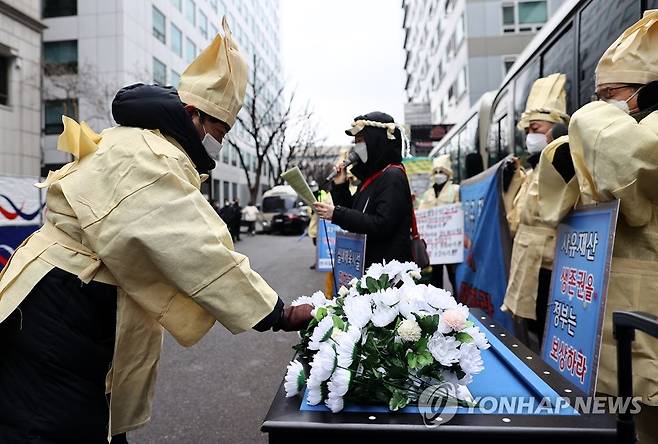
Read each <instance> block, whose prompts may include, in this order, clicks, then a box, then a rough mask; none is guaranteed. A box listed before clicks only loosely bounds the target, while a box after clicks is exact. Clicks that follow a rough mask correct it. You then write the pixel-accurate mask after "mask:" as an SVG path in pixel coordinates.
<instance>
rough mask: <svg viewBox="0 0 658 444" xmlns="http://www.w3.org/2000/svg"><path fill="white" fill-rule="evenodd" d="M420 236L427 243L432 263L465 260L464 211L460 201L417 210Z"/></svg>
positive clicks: (455, 262)
mask: <svg viewBox="0 0 658 444" xmlns="http://www.w3.org/2000/svg"><path fill="white" fill-rule="evenodd" d="M416 223H417V224H418V232H419V233H420V237H421V238H422V239H423V240H425V242H426V243H427V253H428V254H429V256H430V264H432V265H438V264H458V263H461V262H462V261H463V260H464V212H463V211H462V206H461V204H460V203H456V204H449V205H440V206H438V207H434V208H430V209H427V210H416Z"/></svg>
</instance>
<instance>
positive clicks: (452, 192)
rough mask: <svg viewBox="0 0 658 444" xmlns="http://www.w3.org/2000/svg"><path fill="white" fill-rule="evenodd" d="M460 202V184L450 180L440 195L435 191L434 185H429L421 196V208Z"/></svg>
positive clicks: (419, 207)
mask: <svg viewBox="0 0 658 444" xmlns="http://www.w3.org/2000/svg"><path fill="white" fill-rule="evenodd" d="M457 202H459V185H457V184H454V183H452V180H448V181H447V182H446V183H445V185H444V186H443V188H441V191H439V195H438V196H437V195H436V193H435V192H434V187H429V188H428V189H427V190H426V191H425V192H424V193H423V197H422V198H421V201H420V205H419V206H418V209H419V210H428V209H430V208H434V207H438V206H439V205H448V204H453V203H457Z"/></svg>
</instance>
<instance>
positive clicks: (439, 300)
mask: <svg viewBox="0 0 658 444" xmlns="http://www.w3.org/2000/svg"><path fill="white" fill-rule="evenodd" d="M425 301H426V302H427V303H428V304H429V305H430V306H431V307H434V308H436V309H438V310H449V309H451V308H456V307H457V301H456V300H455V298H453V297H452V295H451V294H450V292H449V291H447V290H444V289H443V288H436V287H434V286H432V285H428V286H427V289H426V290H425Z"/></svg>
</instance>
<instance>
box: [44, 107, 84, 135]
mask: <svg viewBox="0 0 658 444" xmlns="http://www.w3.org/2000/svg"><path fill="white" fill-rule="evenodd" d="M62 116H69V117H70V118H72V119H76V120H77V119H78V99H61V100H46V101H45V102H44V123H45V125H44V129H43V132H44V134H61V132H62V131H64V124H63V123H62Z"/></svg>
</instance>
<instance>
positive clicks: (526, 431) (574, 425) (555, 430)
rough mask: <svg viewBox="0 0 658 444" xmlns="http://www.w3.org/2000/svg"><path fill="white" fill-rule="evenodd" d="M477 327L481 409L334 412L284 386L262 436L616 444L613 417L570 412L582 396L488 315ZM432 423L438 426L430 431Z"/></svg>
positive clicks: (475, 314) (480, 316) (476, 318)
mask: <svg viewBox="0 0 658 444" xmlns="http://www.w3.org/2000/svg"><path fill="white" fill-rule="evenodd" d="M471 320H473V322H474V323H475V324H476V325H478V326H479V327H480V329H481V330H482V331H483V333H485V335H486V336H487V339H488V340H489V342H490V344H491V347H490V348H489V349H487V350H483V351H482V359H483V361H484V366H485V369H484V371H483V372H482V373H480V374H479V375H476V376H475V377H474V380H473V382H472V383H471V384H470V385H469V386H468V388H469V390H470V392H471V394H472V395H473V396H474V397H475V398H480V399H481V403H480V406H479V407H478V408H474V409H468V408H465V407H456V408H451V407H448V408H446V409H445V410H443V411H438V412H437V411H436V410H435V411H431V409H430V410H428V408H424V407H420V408H419V407H418V406H408V407H406V408H404V409H402V410H400V411H398V412H390V411H389V410H388V408H387V406H377V405H374V406H373V405H368V406H358V405H350V404H347V403H346V405H345V408H344V409H343V411H341V412H339V413H331V412H330V411H329V410H328V409H327V408H326V407H325V406H324V405H318V406H311V405H308V404H307V403H306V401H305V399H304V397H302V396H296V397H292V398H286V397H285V390H284V387H283V383H282V384H281V386H280V387H279V390H278V392H277V394H276V396H275V398H274V401H273V402H272V405H271V407H270V410H269V412H268V414H267V416H266V417H265V421H264V422H263V425H262V427H261V430H262V431H263V432H265V433H267V434H268V435H269V442H270V443H287V444H290V443H297V442H305V443H329V442H331V443H334V444H347V443H357V442H358V443H370V442H396V443H399V444H408V443H416V442H418V443H420V442H422V443H430V442H441V443H445V442H456V443H460V444H462V443H470V442H473V443H475V442H477V443H478V444H481V443H482V442H483V440H492V439H493V440H494V442H505V443H516V442H524V443H528V442H529V443H530V444H536V443H538V442H547V441H548V440H549V439H550V440H551V441H554V442H556V443H557V444H564V443H572V442H573V443H575V442H578V443H583V442H590V441H593V440H596V443H597V444H603V443H608V442H610V443H611V442H615V439H616V417H615V416H613V415H611V414H608V413H605V414H584V413H581V412H578V411H577V410H576V409H574V408H573V407H571V406H574V405H576V404H575V399H574V398H575V397H576V396H583V394H582V393H580V392H579V391H578V389H577V388H576V387H574V386H573V385H572V384H571V383H570V382H568V381H567V380H566V379H564V378H563V377H562V376H561V375H558V374H557V373H555V372H554V371H553V369H552V368H551V367H549V366H548V365H547V364H545V363H544V362H543V361H542V360H541V358H540V357H539V356H538V355H536V354H535V353H533V352H532V351H530V350H529V349H528V348H527V347H525V346H524V345H523V344H521V343H520V342H519V341H518V340H517V339H516V338H515V337H514V336H512V334H510V333H509V332H507V331H506V330H505V329H503V328H502V327H501V326H500V325H499V323H497V322H496V321H494V320H492V319H491V318H489V317H488V316H486V315H485V313H484V312H483V311H481V310H477V309H471ZM501 397H506V398H507V399H508V400H512V399H513V397H523V399H524V401H523V402H524V404H523V407H522V408H519V409H515V408H514V407H510V402H514V401H508V403H507V405H505V404H504V403H499V404H498V405H495V404H494V403H493V401H491V399H500V398H501ZM560 398H562V400H560ZM485 400H489V401H491V402H487V401H485ZM567 400H568V403H569V404H570V405H567ZM549 402H550V404H549ZM511 405H513V404H511ZM518 405H519V406H520V405H521V401H519V403H518ZM451 409H452V410H451ZM421 413H422V414H421ZM443 416H445V417H446V419H444V418H443ZM428 419H433V420H434V421H435V422H434V423H433V424H432V426H431V427H430V426H428V425H427V424H428V423H429V422H428ZM442 421H443V422H442ZM446 440H449V441H446ZM452 440H454V441H452ZM528 440H533V441H528Z"/></svg>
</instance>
